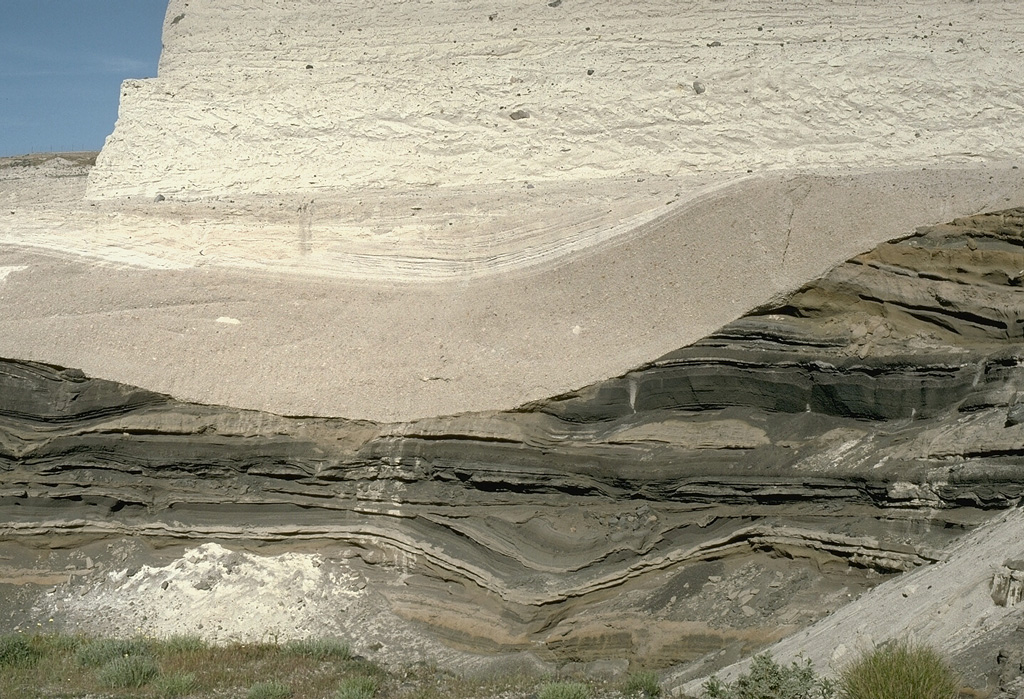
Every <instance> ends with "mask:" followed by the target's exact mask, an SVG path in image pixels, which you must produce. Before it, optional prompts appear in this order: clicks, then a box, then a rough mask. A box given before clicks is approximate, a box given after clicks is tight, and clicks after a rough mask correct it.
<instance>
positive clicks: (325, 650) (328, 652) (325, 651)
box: [282, 638, 352, 660]
mask: <svg viewBox="0 0 1024 699" xmlns="http://www.w3.org/2000/svg"><path fill="white" fill-rule="evenodd" d="M282 648H283V649H284V651H285V652H286V653H291V654H292V655H298V656H301V657H303V658H311V659H313V660H327V659H334V660H348V659H349V658H351V657H352V649H351V648H350V647H349V645H348V644H347V643H345V642H344V641H342V640H339V639H337V638H309V639H304V640H301V641H289V642H288V643H285V644H284V646H282Z"/></svg>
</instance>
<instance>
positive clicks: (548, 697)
mask: <svg viewBox="0 0 1024 699" xmlns="http://www.w3.org/2000/svg"><path fill="white" fill-rule="evenodd" d="M590 695H591V689H590V685H587V684H584V683H583V682H548V683H547V684H545V685H542V686H541V688H540V690H539V691H538V692H537V699H590Z"/></svg>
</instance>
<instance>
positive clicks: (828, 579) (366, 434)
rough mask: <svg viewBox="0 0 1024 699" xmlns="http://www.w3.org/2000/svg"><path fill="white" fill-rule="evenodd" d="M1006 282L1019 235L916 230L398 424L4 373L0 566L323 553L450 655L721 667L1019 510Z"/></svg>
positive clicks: (39, 371) (987, 226)
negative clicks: (616, 363)
mask: <svg viewBox="0 0 1024 699" xmlns="http://www.w3.org/2000/svg"><path fill="white" fill-rule="evenodd" d="M1022 270H1024V210H1021V209H1015V210H1008V211H1004V212H1001V213H997V214H990V215H984V216H977V217H971V218H967V219H961V220H957V221H955V222H953V223H951V224H948V225H940V226H934V227H927V228H923V229H921V230H919V231H918V232H917V233H916V234H915V235H913V236H911V237H909V238H907V239H904V240H902V241H900V242H898V243H893V244H884V245H882V246H880V247H878V248H876V249H875V250H873V251H872V252H870V253H867V254H864V255H860V256H858V257H856V258H854V259H852V260H850V261H849V262H847V263H845V264H842V265H840V266H839V267H837V268H836V269H835V270H833V271H832V272H831V273H829V274H828V275H827V276H825V277H824V278H822V279H820V280H818V281H816V282H813V283H811V284H808V285H807V286H805V287H804V288H802V289H801V290H800V291H798V292H797V293H795V294H793V295H791V296H789V297H788V298H786V299H785V300H784V301H782V302H780V303H777V304H772V305H771V306H767V307H764V308H762V309H760V310H758V311H757V312H755V313H753V314H751V315H748V316H746V317H744V318H742V319H740V320H738V321H736V322H734V323H731V324H729V325H727V326H725V327H724V328H722V329H721V330H720V331H718V332H716V333H714V334H713V335H711V336H709V337H707V338H706V339H704V340H702V341H700V342H698V343H696V344H694V345H692V346H689V347H685V348H682V349H679V350H677V351H675V352H672V353H670V354H668V355H666V356H664V357H662V358H660V359H658V360H656V361H654V362H651V363H649V364H646V365H644V366H641V367H639V368H637V369H636V370H634V371H631V372H629V373H628V374H626V375H624V376H621V377H618V378H615V379H611V380H608V381H605V382H601V383H598V384H594V385H592V386H590V387H587V388H585V389H582V390H579V391H575V392H572V393H568V394H564V395H560V396H557V397H554V398H551V399H548V400H543V401H537V402H534V403H529V404H525V405H523V406H521V407H520V408H518V409H517V410H514V411H509V412H491V413H470V414H463V415H458V416H453V417H444V418H432V419H424V420H418V421H414V422H407V423H374V422H367V421H351V420H342V419H330V418H299V417H282V416H277V415H272V414H268V413H260V412H253V411H243V410H236V409H230V408H225V407H215V406H204V405H198V404H190V403H182V402H178V401H175V400H173V399H171V398H170V397H168V396H166V395H163V394H158V393H153V392H150V391H146V390H142V389H137V388H132V387H129V386H125V385H122V384H117V383H113V382H109V381H104V380H99V379H91V378H88V377H86V376H84V375H83V374H81V373H80V372H78V371H75V370H70V369H61V368H57V367H54V366H50V365H44V364H37V363H31V362H21V361H6V362H4V363H3V365H2V370H0V420H2V422H0V425H2V427H0V468H2V469H3V470H2V481H0V483H2V492H0V497H2V499H0V519H2V525H0V536H2V537H3V539H4V540H5V541H7V542H19V543H22V544H29V545H31V544H45V545H49V544H48V543H47V542H51V541H60V542H61V545H68V544H69V543H72V542H75V541H90V540H95V539H97V538H100V539H102V538H109V537H117V536H136V537H143V538H144V540H148V541H151V542H163V543H164V544H166V543H169V542H173V541H179V542H180V541H195V542H199V541H203V540H209V539H215V540H218V541H221V542H226V543H228V544H229V545H230V544H231V543H232V542H234V545H238V546H242V545H245V546H253V545H257V544H259V543H260V542H263V544H271V543H275V542H288V543H289V545H290V546H294V545H296V544H297V543H298V542H302V544H303V546H309V547H325V548H329V547H341V548H344V549H345V550H346V551H348V553H347V554H346V555H347V556H350V557H351V556H355V557H357V558H360V559H361V560H363V561H364V562H365V564H366V566H367V570H368V571H372V570H377V571H380V570H383V569H384V568H387V567H388V566H389V565H390V566H391V568H390V570H392V572H393V575H392V576H391V577H387V576H384V577H379V578H378V584H377V587H376V590H377V592H378V593H379V594H380V595H381V599H382V602H381V603H382V604H383V605H385V606H386V607H387V609H388V610H389V612H390V613H393V614H397V615H399V616H400V617H402V618H404V619H407V620H409V621H412V622H415V624H414V626H416V628H419V629H422V630H424V633H426V634H428V635H431V636H433V637H435V638H440V639H443V640H444V641H445V643H447V644H448V645H450V646H453V647H458V648H462V649H468V650H473V651H488V650H498V649H502V650H529V651H531V652H533V653H535V654H537V655H538V656H540V657H543V658H545V659H556V660H563V661H564V660H590V659H594V658H598V657H609V656H625V657H630V658H633V659H643V660H644V661H645V662H648V663H653V664H655V665H667V664H671V663H677V662H681V661H685V660H688V659H692V658H695V657H699V656H702V655H703V654H705V653H707V652H710V651H716V650H718V649H722V648H727V649H731V652H734V653H738V652H740V651H746V650H749V649H751V648H753V647H756V646H758V645H760V644H762V643H764V642H766V641H768V640H772V639H775V638H778V637H780V636H781V635H784V634H786V633H788V632H790V631H792V630H794V629H796V628H799V627H801V626H803V625H805V624H807V623H809V622H810V621H812V620H813V619H815V618H817V617H818V616H820V615H821V614H823V613H824V612H826V611H828V610H829V609H833V608H836V607H838V606H839V605H840V604H842V603H843V602H845V601H846V600H847V599H849V598H850V597H851V596H856V595H858V594H860V592H861V591H863V590H865V589H866V588H867V587H870V586H871V585H873V584H874V583H875V582H877V580H878V579H879V575H889V574H892V573H896V572H900V571H906V570H910V569H912V568H914V567H916V566H919V565H921V564H924V563H929V562H932V561H936V560H939V559H941V558H942V556H943V554H942V549H943V547H944V546H945V545H946V544H947V543H949V542H950V541H951V540H952V539H953V538H955V537H957V536H958V535H959V534H961V533H963V532H964V531H965V530H966V529H968V528H970V527H972V526H974V525H975V524H977V523H979V522H982V521H984V520H985V519H986V518H987V517H989V516H990V513H991V512H992V511H993V510H996V509H1000V508H1006V507H1010V506H1013V505H1015V504H1017V503H1018V501H1019V499H1020V497H1021V495H1022V493H1024V481H1021V479H1020V476H1019V467H1020V462H1021V455H1022V452H1024V409H1022V407H1021V406H1022V402H1021V398H1020V392H1021V389H1022V386H1024V374H1022V366H1024V364H1022V362H1024V356H1022V347H1024V344H1022V342H1021V340H1022V335H1024V303H1022V300H1024V286H1022V283H1024V279H1022ZM55 536H56V537H59V538H58V539H53V538H51V537H55ZM1016 557H1018V558H1024V553H1022V554H1021V555H1020V556H1016ZM790 559H792V560H790ZM396 561H400V565H399V566H398V568H394V566H395V565H396ZM367 574H368V575H370V573H367ZM371 577H372V576H371Z"/></svg>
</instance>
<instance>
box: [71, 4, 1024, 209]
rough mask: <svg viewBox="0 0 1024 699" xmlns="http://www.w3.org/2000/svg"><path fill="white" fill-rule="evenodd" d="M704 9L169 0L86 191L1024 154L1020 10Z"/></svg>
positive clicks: (446, 182)
mask: <svg viewBox="0 0 1024 699" xmlns="http://www.w3.org/2000/svg"><path fill="white" fill-rule="evenodd" d="M701 9H702V8H700V7H699V4H698V3H692V2H691V3H685V4H683V5H680V3H679V2H677V0H642V2H632V3H628V4H623V3H613V2H607V1H603V0H576V1H574V2H565V3H559V4H557V5H552V4H551V3H544V2H535V3H525V4H524V3H522V2H517V1H515V0H487V2H482V1H480V0H473V1H472V2H463V1H460V2H454V1H453V0H444V1H443V2H430V3H427V2H418V1H415V0H405V1H399V2H389V3H386V4H373V5H367V4H365V3H358V2H331V3H325V2H316V1H313V0H295V1H293V2H289V3H280V2H272V1H271V0H258V1H257V0H246V1H244V2H243V1H242V0H218V1H217V2H212V1H211V0H171V2H170V4H169V7H168V11H167V16H166V20H165V23H164V31H163V42H164V50H163V53H162V55H161V58H160V66H159V74H158V77H157V78H154V79H148V80H129V81H127V82H125V83H124V85H123V87H122V94H121V107H120V114H119V118H118V123H117V127H116V129H115V131H114V133H113V134H112V135H111V136H110V138H109V139H108V140H107V143H106V145H105V146H104V148H103V153H102V154H101V156H100V158H99V160H98V161H97V167H96V169H95V170H94V171H93V173H92V175H91V178H90V180H91V181H90V189H89V194H90V196H91V197H94V198H110V197H126V196H131V197H135V198H139V197H145V198H153V197H155V196H157V195H160V196H162V197H165V198H167V199H176V198H177V199H181V198H185V199H189V198H196V197H201V196H222V197H237V196H241V195H246V194H272V195H278V194H281V193H282V192H284V191H302V192H307V193H311V194H312V193H319V194H324V193H325V192H329V191H330V190H331V189H338V188H340V189H343V190H351V189H352V188H363V187H384V188H390V189H394V188H397V189H403V188H406V189H407V188H410V187H423V186H430V187H433V186H445V187H451V186H463V185H471V186H474V187H480V186H484V185H490V184H494V183H503V184H505V185H506V186H512V184H513V183H514V184H515V185H519V186H521V185H522V183H524V182H530V183H536V182H538V181H562V180H574V181H578V180H595V179H604V178H614V177H619V176H629V177H631V178H633V179H635V178H636V177H658V178H664V177H665V176H666V175H672V176H677V175H686V174H700V175H702V176H707V175H708V174H709V173H733V174H735V173H741V174H742V173H746V172H750V171H757V172H761V171H764V170H778V169H785V170H789V169H792V168H822V167H824V168H834V167H836V166H837V165H838V166H840V167H843V168H853V169H857V170H863V169H871V170H875V171H877V170H879V169H886V168H889V167H915V166H918V167H919V166H928V167H937V166H951V165H962V164H966V163H978V162H989V163H991V162H999V161H1001V160H1007V159H1013V158H1017V157H1019V155H1020V146H1019V133H1020V126H1021V121H1020V116H1019V114H1020V110H1021V108H1022V106H1024V104H1022V101H1021V99H1022V98H1021V94H1024V91H1022V89H1021V88H1022V83H1021V71H1020V67H1019V64H1020V59H1019V50H1020V38H1019V33H1018V32H1015V31H1013V30H1012V29H1013V28H1014V27H1017V28H1019V27H1021V26H1022V24H1024V14H1022V10H1021V7H1020V4H1019V3H1017V2H1014V1H1013V0H1003V1H991V0H990V1H989V2H985V3H978V4H968V5H962V4H960V5H956V6H951V5H949V4H948V3H942V2H930V1H920V0H918V1H916V2H914V3H912V8H910V9H907V8H904V7H896V6H894V5H886V4H881V3H871V4H870V5H864V4H862V3H861V4H848V5H839V6H837V5H836V4H835V3H824V2H807V3H803V4H801V5H800V7H799V9H797V8H794V7H791V6H786V5H782V6H779V7H778V8H774V9H773V8H771V7H767V6H765V5H764V3H761V2H757V1H756V0H736V1H733V2H730V3H727V4H725V5H722V6H717V7H715V8H714V11H703V12H702V11H700V10H701ZM695 80H696V81H697V82H696V83H695V82H694V81H695ZM698 84H699V88H698V87H696V85H698Z"/></svg>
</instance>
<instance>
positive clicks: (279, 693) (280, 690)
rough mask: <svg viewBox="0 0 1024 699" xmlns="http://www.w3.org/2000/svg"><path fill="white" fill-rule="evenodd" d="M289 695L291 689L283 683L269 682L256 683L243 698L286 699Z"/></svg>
mask: <svg viewBox="0 0 1024 699" xmlns="http://www.w3.org/2000/svg"><path fill="white" fill-rule="evenodd" d="M291 695H292V690H291V687H289V686H288V685H286V684H285V683H284V682H278V681H277V680H271V681H270V682H257V683H256V684H254V685H253V686H252V687H250V688H249V692H248V693H247V694H246V695H245V696H246V699H288V697H290V696H291Z"/></svg>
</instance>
